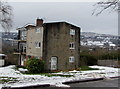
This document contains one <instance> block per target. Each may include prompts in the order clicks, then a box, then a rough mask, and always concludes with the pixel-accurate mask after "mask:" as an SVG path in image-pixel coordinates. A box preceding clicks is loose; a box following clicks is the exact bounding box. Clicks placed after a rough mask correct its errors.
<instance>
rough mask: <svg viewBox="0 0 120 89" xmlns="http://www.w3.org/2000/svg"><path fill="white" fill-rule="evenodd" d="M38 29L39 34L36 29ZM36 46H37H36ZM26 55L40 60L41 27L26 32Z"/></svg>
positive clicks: (41, 44)
mask: <svg viewBox="0 0 120 89" xmlns="http://www.w3.org/2000/svg"><path fill="white" fill-rule="evenodd" d="M38 28H39V30H40V31H39V32H36V29H38ZM37 45H38V46H37ZM26 49H27V50H26V55H30V56H34V57H37V58H41V57H42V55H43V51H42V50H43V27H33V28H30V29H28V31H27V48H26Z"/></svg>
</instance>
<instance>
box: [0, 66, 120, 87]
mask: <svg viewBox="0 0 120 89" xmlns="http://www.w3.org/2000/svg"><path fill="white" fill-rule="evenodd" d="M90 67H91V68H98V69H99V70H88V71H76V70H73V71H69V72H62V71H61V72H58V73H51V74H50V75H51V76H47V75H44V74H41V75H40V74H39V75H29V74H22V73H21V72H20V71H27V70H26V69H22V68H20V69H18V70H19V71H18V70H16V69H15V66H14V65H11V66H7V67H1V68H0V81H2V82H1V84H0V88H1V87H3V86H11V87H23V86H32V85H42V84H50V85H54V86H58V87H69V86H68V85H64V84H62V83H63V82H67V81H74V80H80V79H90V78H109V77H115V76H119V75H118V68H112V67H103V66H90ZM67 76H69V77H67Z"/></svg>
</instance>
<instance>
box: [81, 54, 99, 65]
mask: <svg viewBox="0 0 120 89" xmlns="http://www.w3.org/2000/svg"><path fill="white" fill-rule="evenodd" d="M80 60H81V61H82V64H83V65H89V66H91V65H96V64H97V59H96V58H95V57H94V55H90V54H80ZM82 64H81V65H82Z"/></svg>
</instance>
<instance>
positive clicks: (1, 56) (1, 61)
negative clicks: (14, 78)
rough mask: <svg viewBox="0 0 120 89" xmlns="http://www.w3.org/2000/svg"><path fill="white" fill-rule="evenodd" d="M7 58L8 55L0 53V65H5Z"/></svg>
mask: <svg viewBox="0 0 120 89" xmlns="http://www.w3.org/2000/svg"><path fill="white" fill-rule="evenodd" d="M5 59H6V55H5V54H0V67H2V66H4V65H5Z"/></svg>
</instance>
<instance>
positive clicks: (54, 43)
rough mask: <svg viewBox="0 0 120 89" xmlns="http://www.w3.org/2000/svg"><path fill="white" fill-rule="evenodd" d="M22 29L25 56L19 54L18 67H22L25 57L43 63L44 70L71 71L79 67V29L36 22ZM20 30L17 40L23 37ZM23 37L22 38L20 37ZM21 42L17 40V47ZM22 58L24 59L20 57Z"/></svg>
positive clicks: (65, 23) (65, 25) (38, 20)
mask: <svg viewBox="0 0 120 89" xmlns="http://www.w3.org/2000/svg"><path fill="white" fill-rule="evenodd" d="M23 28H24V31H26V32H25V34H26V40H25V41H24V43H25V46H24V48H25V49H26V50H25V54H24V55H23V54H21V53H20V54H19V58H20V61H21V62H20V65H21V63H22V65H24V64H23V63H24V62H23V61H26V57H27V56H34V57H36V58H39V59H42V60H44V61H45V68H46V70H72V69H76V68H79V66H80V53H79V52H80V28H79V27H77V26H75V25H72V24H70V23H67V22H52V23H43V20H42V19H37V20H36V25H27V26H25V27H22V29H23ZM22 29H21V28H19V29H18V31H19V39H21V37H23V36H24V35H23V34H21V33H22V32H23V30H22ZM21 35H23V36H21ZM21 42H23V41H22V40H19V43H18V45H19V46H20V43H21ZM19 46H18V49H19V50H20V47H19ZM21 56H24V57H21Z"/></svg>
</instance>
